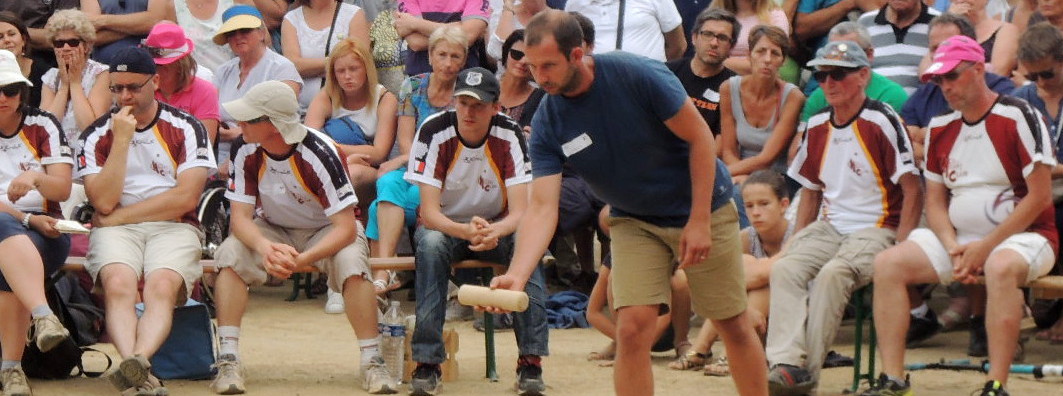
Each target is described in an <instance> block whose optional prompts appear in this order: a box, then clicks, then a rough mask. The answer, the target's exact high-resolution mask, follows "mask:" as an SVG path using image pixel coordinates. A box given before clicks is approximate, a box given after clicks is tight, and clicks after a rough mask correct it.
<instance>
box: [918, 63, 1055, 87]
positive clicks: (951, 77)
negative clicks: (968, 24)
mask: <svg viewBox="0 0 1063 396" xmlns="http://www.w3.org/2000/svg"><path fill="white" fill-rule="evenodd" d="M973 65H974V63H966V64H965V65H961V66H957V67H955V68H953V69H952V70H950V71H949V72H948V73H945V74H935V75H933V76H930V82H932V83H934V84H937V85H941V83H942V82H943V81H956V79H957V78H960V73H963V72H965V71H967V69H970V68H971V66H973ZM1034 81H1037V80H1036V79H1035V80H1034Z"/></svg>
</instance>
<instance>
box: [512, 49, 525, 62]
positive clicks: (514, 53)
mask: <svg viewBox="0 0 1063 396" xmlns="http://www.w3.org/2000/svg"><path fill="white" fill-rule="evenodd" d="M509 56H511V57H513V60H515V61H519V60H521V59H524V51H521V50H515V49H510V50H509Z"/></svg>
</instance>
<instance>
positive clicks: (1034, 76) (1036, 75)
mask: <svg viewBox="0 0 1063 396" xmlns="http://www.w3.org/2000/svg"><path fill="white" fill-rule="evenodd" d="M1042 78H1043V79H1045V80H1051V79H1053V78H1056V72H1054V71H1052V70H1042V71H1039V72H1033V73H1030V74H1027V75H1026V79H1027V80H1030V81H1033V82H1037V80H1039V79H1042Z"/></svg>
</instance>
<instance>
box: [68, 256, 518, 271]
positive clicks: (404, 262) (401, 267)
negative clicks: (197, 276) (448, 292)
mask: <svg viewBox="0 0 1063 396" xmlns="http://www.w3.org/2000/svg"><path fill="white" fill-rule="evenodd" d="M85 261H86V260H85V258H84V257H67V259H66V264H65V265H63V270H64V271H68V272H71V271H73V272H76V271H84V270H85ZM199 265H201V266H203V273H205V274H208V273H215V272H217V270H218V268H217V267H216V266H215V265H214V260H199ZM369 267H370V268H372V269H374V270H389V271H412V270H414V269H415V268H416V266H415V264H414V258H413V257H370V258H369ZM451 267H452V268H457V269H466V268H491V269H493V270H494V271H495V273H499V274H500V273H502V272H504V271H505V266H503V265H501V264H498V263H493V262H490V261H482V260H463V261H460V262H458V263H457V264H454V265H453V266H451ZM296 272H297V273H312V272H317V268H315V267H304V268H300V269H299V270H298V271H296Z"/></svg>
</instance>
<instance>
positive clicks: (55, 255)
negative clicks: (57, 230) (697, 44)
mask: <svg viewBox="0 0 1063 396" xmlns="http://www.w3.org/2000/svg"><path fill="white" fill-rule="evenodd" d="M19 235H25V236H28V237H29V238H30V240H31V241H33V245H34V246H36V247H37V252H38V253H39V254H40V255H41V261H43V262H44V276H45V278H48V277H50V276H52V275H53V274H55V273H56V272H59V270H60V269H62V268H63V264H65V263H66V256H67V254H68V253H70V236H69V235H66V234H63V235H60V236H59V237H58V238H48V237H46V236H44V235H41V234H40V233H38V232H37V231H34V230H31V229H27V228H25V227H23V226H22V221H21V220H18V219H15V217H14V216H12V215H11V214H9V213H0V242H2V241H5V240H7V238H11V237H14V236H19ZM42 286H43V285H42ZM0 291H5V292H10V291H11V285H8V284H7V279H5V278H4V274H3V273H0Z"/></svg>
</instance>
